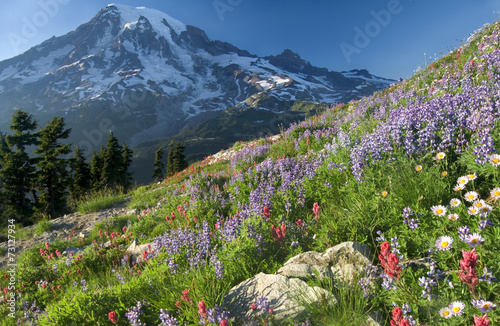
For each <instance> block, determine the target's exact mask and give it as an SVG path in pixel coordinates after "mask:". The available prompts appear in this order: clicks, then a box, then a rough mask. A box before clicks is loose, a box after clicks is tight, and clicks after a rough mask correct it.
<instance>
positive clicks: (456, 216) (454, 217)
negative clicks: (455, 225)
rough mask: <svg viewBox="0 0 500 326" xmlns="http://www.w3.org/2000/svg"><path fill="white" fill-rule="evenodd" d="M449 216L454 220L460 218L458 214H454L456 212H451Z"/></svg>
mask: <svg viewBox="0 0 500 326" xmlns="http://www.w3.org/2000/svg"><path fill="white" fill-rule="evenodd" d="M447 217H448V219H449V220H452V221H456V220H458V214H454V213H453V214H449V215H448V216H447Z"/></svg>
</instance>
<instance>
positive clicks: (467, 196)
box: [464, 191, 479, 203]
mask: <svg viewBox="0 0 500 326" xmlns="http://www.w3.org/2000/svg"><path fill="white" fill-rule="evenodd" d="M464 197H465V200H467V201H468V202H469V203H472V202H473V201H474V200H476V199H477V198H478V197H479V194H478V193H477V192H475V191H467V192H466V193H465V195H464Z"/></svg>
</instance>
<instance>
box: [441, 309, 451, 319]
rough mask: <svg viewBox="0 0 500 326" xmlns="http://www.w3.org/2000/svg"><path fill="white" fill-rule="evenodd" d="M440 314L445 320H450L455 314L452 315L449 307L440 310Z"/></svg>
mask: <svg viewBox="0 0 500 326" xmlns="http://www.w3.org/2000/svg"><path fill="white" fill-rule="evenodd" d="M439 314H440V315H441V317H444V318H450V317H451V316H453V314H452V313H451V309H450V308H449V307H444V308H441V309H440V310H439Z"/></svg>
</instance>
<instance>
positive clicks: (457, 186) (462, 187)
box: [453, 185, 465, 191]
mask: <svg viewBox="0 0 500 326" xmlns="http://www.w3.org/2000/svg"><path fill="white" fill-rule="evenodd" d="M464 188H465V186H463V185H456V186H455V188H453V190H455V191H460V190H464Z"/></svg>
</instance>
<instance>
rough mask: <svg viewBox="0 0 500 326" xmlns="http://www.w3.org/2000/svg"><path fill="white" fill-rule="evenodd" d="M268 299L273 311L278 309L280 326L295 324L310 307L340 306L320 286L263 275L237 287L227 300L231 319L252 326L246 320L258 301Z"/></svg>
mask: <svg viewBox="0 0 500 326" xmlns="http://www.w3.org/2000/svg"><path fill="white" fill-rule="evenodd" d="M260 296H264V297H266V298H267V301H268V302H269V307H270V308H272V309H274V313H273V314H274V318H275V320H276V322H277V324H278V325H279V324H280V322H282V321H286V320H289V319H291V320H294V319H296V318H297V317H300V316H301V315H303V314H304V313H305V312H306V309H307V308H306V307H304V305H306V304H307V303H309V304H310V303H314V302H319V301H323V300H324V301H326V302H331V303H332V304H334V303H336V299H335V298H334V296H333V295H332V294H331V293H330V292H328V291H326V290H325V289H322V288H320V287H318V286H315V287H310V286H309V285H307V283H306V282H304V281H302V280H300V279H297V278H288V277H285V276H282V275H269V274H264V273H259V274H257V275H255V276H254V277H252V278H250V279H248V280H246V281H243V282H241V283H240V284H238V285H237V286H235V287H233V288H232V289H231V291H229V293H228V294H227V295H226V296H225V298H224V303H225V304H228V305H229V310H230V311H231V316H232V318H233V320H234V322H236V323H237V325H246V324H250V323H249V322H245V319H246V318H247V319H248V318H250V316H251V314H252V309H251V308H250V306H251V305H252V303H255V301H256V300H257V298H258V297H260Z"/></svg>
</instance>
